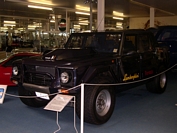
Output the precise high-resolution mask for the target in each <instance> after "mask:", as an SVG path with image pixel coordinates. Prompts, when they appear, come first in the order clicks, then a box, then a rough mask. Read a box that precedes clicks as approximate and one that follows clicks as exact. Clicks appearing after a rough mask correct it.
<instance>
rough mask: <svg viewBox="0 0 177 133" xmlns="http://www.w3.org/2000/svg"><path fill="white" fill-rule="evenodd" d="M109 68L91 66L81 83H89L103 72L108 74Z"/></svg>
mask: <svg viewBox="0 0 177 133" xmlns="http://www.w3.org/2000/svg"><path fill="white" fill-rule="evenodd" d="M109 71H110V68H109V66H105V67H103V66H91V67H89V68H88V69H87V71H86V73H85V74H84V76H83V77H82V79H81V83H90V82H91V80H93V78H95V77H96V76H97V75H98V74H101V73H103V72H109Z"/></svg>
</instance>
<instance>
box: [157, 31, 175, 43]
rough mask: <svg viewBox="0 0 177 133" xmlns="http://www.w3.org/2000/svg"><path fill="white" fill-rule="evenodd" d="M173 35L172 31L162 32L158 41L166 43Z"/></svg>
mask: <svg viewBox="0 0 177 133" xmlns="http://www.w3.org/2000/svg"><path fill="white" fill-rule="evenodd" d="M171 35H172V31H170V30H165V31H164V32H162V34H161V35H160V36H159V38H158V39H157V40H158V41H165V40H167V39H169V38H170V37H171Z"/></svg>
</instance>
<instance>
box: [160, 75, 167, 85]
mask: <svg viewBox="0 0 177 133" xmlns="http://www.w3.org/2000/svg"><path fill="white" fill-rule="evenodd" d="M166 80H167V79H166V75H165V73H163V74H161V75H160V87H161V88H164V87H165V84H166Z"/></svg>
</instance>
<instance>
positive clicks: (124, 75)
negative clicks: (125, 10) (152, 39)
mask: <svg viewBox="0 0 177 133" xmlns="http://www.w3.org/2000/svg"><path fill="white" fill-rule="evenodd" d="M136 42H137V39H136V35H125V37H124V42H123V43H122V56H121V59H120V73H121V74H120V80H121V82H132V81H136V80H139V79H140V56H139V54H138V53H137V46H136Z"/></svg>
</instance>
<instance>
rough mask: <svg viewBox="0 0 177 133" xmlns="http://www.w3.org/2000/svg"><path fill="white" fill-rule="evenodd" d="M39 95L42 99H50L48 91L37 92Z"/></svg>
mask: <svg viewBox="0 0 177 133" xmlns="http://www.w3.org/2000/svg"><path fill="white" fill-rule="evenodd" d="M35 93H36V96H37V97H40V98H42V99H46V100H50V98H49V95H48V94H46V93H41V92H35Z"/></svg>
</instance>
